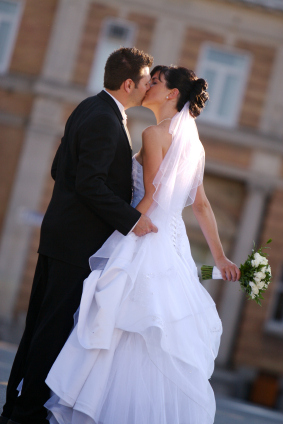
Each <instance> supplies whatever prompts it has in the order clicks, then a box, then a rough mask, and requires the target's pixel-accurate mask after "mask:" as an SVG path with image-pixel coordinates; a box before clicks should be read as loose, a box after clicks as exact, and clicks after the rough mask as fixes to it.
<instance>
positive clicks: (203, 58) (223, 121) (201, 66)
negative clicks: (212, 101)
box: [196, 42, 252, 128]
mask: <svg viewBox="0 0 283 424" xmlns="http://www.w3.org/2000/svg"><path fill="white" fill-rule="evenodd" d="M210 48H212V49H215V50H219V51H220V52H223V53H227V54H236V55H241V56H244V57H245V60H246V63H245V66H244V69H243V71H242V72H241V74H242V77H241V87H240V90H238V93H239V94H238V96H237V98H236V100H235V101H236V106H235V113H234V116H231V118H230V119H227V118H223V117H219V116H217V115H216V114H215V113H213V114H211V115H212V116H210V115H208V116H206V115H204V114H201V115H200V117H199V118H198V119H199V120H200V122H203V123H209V124H214V125H218V126H223V127H227V128H235V127H237V125H238V122H239V117H240V114H241V109H242V104H243V100H244V97H245V93H246V88H247V84H248V80H249V77H250V72H251V65H252V54H251V53H250V52H248V51H245V50H240V49H237V48H234V47H231V46H226V45H223V44H217V43H211V42H205V43H203V44H202V46H201V48H200V53H199V57H198V62H197V67H196V74H197V76H198V77H199V78H202V77H203V74H204V71H205V70H206V69H209V68H210V69H211V67H215V69H216V71H217V68H218V69H220V72H221V73H222V74H223V75H233V74H234V75H235V74H238V73H237V71H235V72H232V73H229V72H227V71H226V70H225V69H224V68H223V69H222V70H221V64H220V63H219V65H218V64H212V63H211V62H210V61H208V60H207V52H208V50H209V49H210ZM207 64H210V66H207ZM218 72H219V71H218ZM220 81H221V80H220V79H218V81H217V82H216V90H215V91H217V92H221V89H219V87H220V88H221V86H222V87H223V84H222V85H221V84H220ZM208 93H209V87H208ZM218 98H219V96H218ZM217 100H218V99H217ZM217 103H219V102H217V101H216V104H217Z"/></svg>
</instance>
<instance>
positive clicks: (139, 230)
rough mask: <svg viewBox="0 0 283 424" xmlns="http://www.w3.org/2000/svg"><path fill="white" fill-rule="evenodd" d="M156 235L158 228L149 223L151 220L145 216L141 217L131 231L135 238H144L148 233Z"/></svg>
mask: <svg viewBox="0 0 283 424" xmlns="http://www.w3.org/2000/svg"><path fill="white" fill-rule="evenodd" d="M151 232H153V233H157V232H158V228H157V227H156V226H155V225H154V224H153V223H152V222H151V219H150V218H149V217H148V216H146V215H143V214H142V215H141V217H140V219H139V221H138V223H137V225H136V226H135V228H134V229H133V233H135V235H136V236H139V237H141V236H145V235H146V234H148V233H151Z"/></svg>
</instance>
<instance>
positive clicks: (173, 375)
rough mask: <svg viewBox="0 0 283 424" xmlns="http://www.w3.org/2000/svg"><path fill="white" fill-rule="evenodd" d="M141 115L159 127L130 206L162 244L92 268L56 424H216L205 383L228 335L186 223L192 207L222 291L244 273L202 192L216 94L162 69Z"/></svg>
mask: <svg viewBox="0 0 283 424" xmlns="http://www.w3.org/2000/svg"><path fill="white" fill-rule="evenodd" d="M151 77H152V83H151V89H150V90H149V91H148V93H147V95H146V97H145V99H144V101H143V106H145V107H147V108H149V109H151V110H152V111H153V112H154V114H155V117H156V121H157V125H154V126H151V127H148V128H146V129H145V130H144V132H143V134H142V148H141V150H140V151H139V153H138V154H137V155H136V156H134V157H133V200H132V205H133V206H134V207H136V208H137V209H138V210H139V211H140V212H141V213H143V214H145V213H146V214H147V215H148V216H150V218H151V220H152V222H154V223H155V225H157V227H158V233H156V234H155V233H150V234H147V235H146V236H144V237H140V238H139V237H137V236H136V235H135V234H134V233H130V234H128V235H127V236H126V237H124V236H123V235H121V234H120V233H119V232H117V231H116V232H115V233H113V234H112V236H111V237H110V238H109V239H108V240H107V241H106V242H105V244H104V245H103V246H102V247H101V249H100V250H99V251H98V252H96V253H95V254H94V255H93V256H92V257H91V258H90V266H91V269H92V272H91V274H90V275H89V277H88V278H87V279H86V280H85V281H84V289H83V295H82V299H81V304H80V308H79V312H78V313H77V314H76V315H77V316H75V327H74V329H73V331H72V333H71V335H70V337H69V339H68V340H67V342H66V344H65V346H64V347H63V349H62V351H61V353H60V354H59V356H58V358H57V359H56V361H55V363H54V365H53V367H52V368H51V370H50V372H49V374H48V376H47V379H46V383H47V385H48V386H49V387H50V389H51V393H52V397H51V398H50V399H49V400H48V402H47V403H46V404H45V407H46V408H47V409H48V410H49V416H48V419H49V421H50V423H51V424H57V423H59V424H78V423H79V424H210V423H213V421H214V415H215V399H214V394H213V391H212V388H211V386H210V383H209V381H208V379H209V378H210V377H211V374H212V372H213V367H214V359H215V357H216V355H217V352H218V348H219V343H220V336H221V332H222V325H221V321H220V319H219V316H218V314H217V311H216V308H215V304H214V302H213V300H212V298H211V297H210V295H209V294H208V293H207V291H206V290H205V289H204V287H203V286H202V285H201V283H200V282H199V279H198V274H197V268H196V265H195V263H194V261H193V259H192V256H191V251H190V244H189V241H188V238H187V235H186V230H185V225H184V222H183V220H182V215H181V214H182V209H183V208H184V207H185V206H189V205H192V208H193V211H194V213H195V216H196V218H197V219H198V222H199V224H200V227H201V229H202V231H203V233H204V235H205V237H206V240H207V242H208V245H209V247H210V250H211V253H212V255H213V258H214V260H215V263H216V265H217V267H218V268H219V269H220V270H221V273H222V277H223V279H224V280H233V281H236V280H237V279H239V277H240V271H239V269H238V268H237V266H236V265H234V264H233V263H232V262H230V261H229V260H228V259H227V258H226V257H225V255H224V252H223V249H222V246H221V242H220V239H219V235H218V230H217V225H216V221H215V218H214V214H213V212H212V209H211V207H210V204H209V202H208V200H207V198H206V196H205V192H204V188H203V185H202V179H203V170H204V149H203V146H202V144H201V142H200V140H199V137H198V132H197V128H196V124H195V119H194V118H196V117H197V116H198V115H199V114H200V112H201V109H202V108H203V106H204V104H205V102H206V100H207V99H208V94H207V92H206V88H207V84H206V82H205V81H204V80H203V79H198V78H197V77H196V76H195V74H194V73H193V72H192V71H189V70H188V69H186V68H183V67H173V66H171V67H165V66H157V67H155V68H154V69H153V71H152V72H151Z"/></svg>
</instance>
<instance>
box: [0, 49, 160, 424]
mask: <svg viewBox="0 0 283 424" xmlns="http://www.w3.org/2000/svg"><path fill="white" fill-rule="evenodd" d="M152 62H153V59H152V57H151V56H148V55H147V54H145V53H144V52H142V51H139V50H137V49H135V48H132V49H130V48H120V49H119V50H116V51H115V52H113V53H112V54H111V55H110V56H109V58H108V60H107V62H106V66H105V74H104V87H105V90H103V91H101V93H99V94H98V95H97V96H93V97H90V98H88V99H86V100H84V101H83V102H82V103H81V104H79V106H78V107H77V108H76V109H75V110H74V112H73V113H72V114H71V116H70V117H69V119H68V121H67V124H66V128H65V133H64V136H63V138H62V142H61V145H60V147H59V149H58V151H57V153H56V156H55V159H54V162H53V165H52V170H51V175H52V177H53V179H54V180H55V185H54V191H53V194H52V198H51V201H50V204H49V206H48V209H47V212H46V214H45V217H44V220H43V223H42V228H41V237H40V245H39V250H38V253H39V257H38V262H37V266H36V270H35V276H34V282H33V287H32V292H31V298H30V304H29V309H28V313H27V319H26V328H25V332H24V334H23V337H22V340H21V343H20V346H19V349H18V352H17V355H16V358H15V361H14V364H13V367H12V371H11V375H10V379H9V382H8V387H7V400H6V404H5V405H4V408H3V414H2V416H1V417H0V424H6V423H8V424H13V423H20V424H46V423H47V422H48V421H47V420H46V410H45V408H44V407H43V405H44V403H45V402H46V401H47V399H48V398H49V397H50V393H49V388H48V387H47V386H46V385H45V379H46V376H47V374H48V372H49V370H50V368H51V366H52V364H53V362H54V361H55V359H56V357H57V356H58V354H59V352H60V350H61V349H62V347H63V345H64V343H65V341H66V340H67V338H68V335H69V333H70V331H71V329H72V326H73V314H74V312H75V311H76V310H77V308H78V306H79V303H80V298H81V293H82V287H83V280H84V279H85V278H86V277H87V276H88V274H89V272H90V269H89V265H88V258H89V257H90V256H91V255H92V254H93V253H95V252H96V251H97V250H98V249H99V248H100V247H101V246H102V244H103V243H104V242H105V241H106V239H107V238H108V237H109V236H110V235H111V234H112V232H113V231H114V230H118V231H120V232H121V233H122V234H123V235H126V234H128V233H129V232H130V231H133V232H134V233H135V234H136V235H137V236H142V235H145V234H147V233H149V232H151V231H154V232H157V228H156V227H155V226H154V225H153V224H152V222H151V221H150V219H149V218H148V217H146V216H145V215H141V214H140V213H139V212H138V211H137V210H136V209H134V208H132V207H131V206H130V202H131V195H132V186H131V184H132V182H131V170H132V150H131V140H130V136H129V132H128V129H127V116H126V114H125V109H127V108H129V107H133V106H140V105H141V103H142V100H143V98H144V97H145V95H146V92H147V91H148V90H149V87H150V85H149V83H150V74H149V67H150V66H151V65H152ZM22 380H23V386H22V390H21V394H20V396H19V397H18V391H17V387H18V385H19V383H20V382H21V381H22Z"/></svg>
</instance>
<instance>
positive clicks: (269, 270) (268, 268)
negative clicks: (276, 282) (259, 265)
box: [267, 265, 271, 275]
mask: <svg viewBox="0 0 283 424" xmlns="http://www.w3.org/2000/svg"><path fill="white" fill-rule="evenodd" d="M267 272H269V274H270V275H271V267H270V265H268V267H267Z"/></svg>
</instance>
